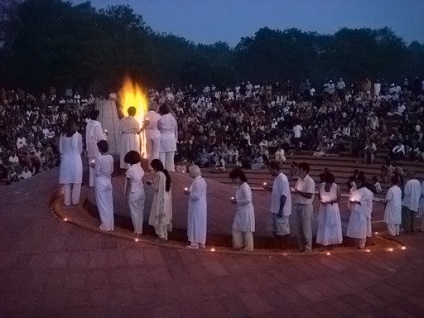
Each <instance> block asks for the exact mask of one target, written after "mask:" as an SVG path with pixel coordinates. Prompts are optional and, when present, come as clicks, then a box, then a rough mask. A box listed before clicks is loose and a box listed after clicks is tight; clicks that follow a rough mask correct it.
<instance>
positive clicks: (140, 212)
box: [128, 193, 145, 234]
mask: <svg viewBox="0 0 424 318" xmlns="http://www.w3.org/2000/svg"><path fill="white" fill-rule="evenodd" d="M144 201H145V195H144V193H143V194H142V195H139V196H135V197H131V194H130V195H129V197H128V206H129V207H130V211H131V220H132V224H133V226H134V233H135V234H142V233H143V219H144Z"/></svg>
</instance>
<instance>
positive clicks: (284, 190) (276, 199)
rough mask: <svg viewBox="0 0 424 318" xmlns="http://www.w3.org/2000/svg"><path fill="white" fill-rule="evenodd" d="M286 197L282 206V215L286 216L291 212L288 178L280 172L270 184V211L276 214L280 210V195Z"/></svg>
mask: <svg viewBox="0 0 424 318" xmlns="http://www.w3.org/2000/svg"><path fill="white" fill-rule="evenodd" d="M282 195H284V196H285V197H286V202H285V203H284V207H283V215H285V216H288V215H290V214H291V209H292V202H291V194H290V186H289V180H288V179H287V177H286V175H285V174H284V173H282V172H281V173H280V174H279V175H278V176H277V177H276V178H275V180H274V183H273V184H272V195H271V208H270V212H271V213H274V214H278V212H279V210H280V203H281V196H282Z"/></svg>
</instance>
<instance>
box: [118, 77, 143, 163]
mask: <svg viewBox="0 0 424 318" xmlns="http://www.w3.org/2000/svg"><path fill="white" fill-rule="evenodd" d="M119 98H120V104H121V113H122V114H123V115H124V116H128V112H127V110H128V108H129V107H131V106H133V107H135V109H136V110H137V112H136V114H135V117H134V118H135V119H136V120H137V121H138V123H139V124H140V128H141V127H142V126H143V121H144V115H146V113H147V112H148V110H149V107H148V98H147V94H146V93H145V92H144V91H143V89H142V88H141V86H140V85H139V84H137V83H136V82H135V81H133V80H132V79H131V78H129V77H126V78H125V80H124V84H123V86H122V88H121V90H120V91H119ZM140 136H141V149H140V154H144V155H146V137H145V134H144V132H142V133H141V134H140Z"/></svg>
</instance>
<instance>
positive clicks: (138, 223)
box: [124, 150, 146, 235]
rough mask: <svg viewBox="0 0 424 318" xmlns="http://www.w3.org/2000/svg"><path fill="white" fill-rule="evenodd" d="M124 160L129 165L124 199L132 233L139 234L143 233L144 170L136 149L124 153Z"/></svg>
mask: <svg viewBox="0 0 424 318" xmlns="http://www.w3.org/2000/svg"><path fill="white" fill-rule="evenodd" d="M124 161H125V163H127V164H129V165H130V167H129V168H128V170H127V174H126V176H127V177H126V179H125V187H124V194H125V199H126V200H128V206H129V208H130V212H131V220H132V223H133V226H134V234H136V235H141V234H142V233H143V220H144V201H145V198H146V195H145V193H144V184H143V179H144V170H143V167H142V166H141V164H140V161H141V156H140V154H139V153H138V152H137V151H135V150H131V151H130V152H128V153H127V154H126V155H125V158H124Z"/></svg>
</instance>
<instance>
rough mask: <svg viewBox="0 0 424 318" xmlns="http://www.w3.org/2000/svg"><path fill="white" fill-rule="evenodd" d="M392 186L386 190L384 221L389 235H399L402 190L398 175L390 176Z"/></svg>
mask: <svg viewBox="0 0 424 318" xmlns="http://www.w3.org/2000/svg"><path fill="white" fill-rule="evenodd" d="M391 181H392V186H391V187H390V189H389V190H388V191H387V194H386V199H385V200H384V202H385V209H384V222H386V224H387V232H388V233H389V235H390V236H398V235H399V227H400V224H401V219H402V190H401V189H400V188H399V182H400V180H399V177H398V176H397V175H393V176H392V179H391Z"/></svg>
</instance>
